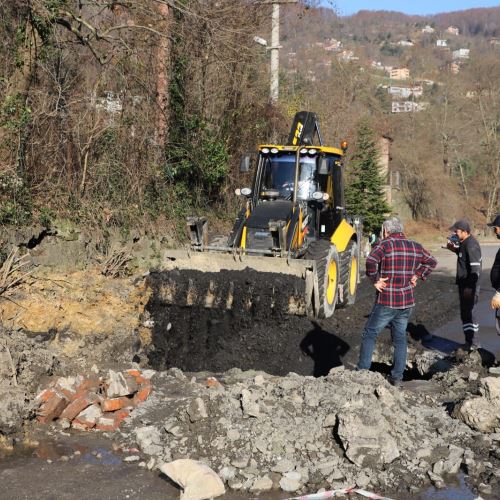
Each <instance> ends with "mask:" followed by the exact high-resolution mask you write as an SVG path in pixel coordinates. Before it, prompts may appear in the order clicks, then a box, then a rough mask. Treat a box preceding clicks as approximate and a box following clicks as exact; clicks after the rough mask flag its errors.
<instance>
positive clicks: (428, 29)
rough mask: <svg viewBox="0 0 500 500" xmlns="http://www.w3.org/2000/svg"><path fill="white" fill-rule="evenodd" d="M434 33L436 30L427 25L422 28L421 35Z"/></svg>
mask: <svg viewBox="0 0 500 500" xmlns="http://www.w3.org/2000/svg"><path fill="white" fill-rule="evenodd" d="M434 31H436V30H435V29H434V28H433V27H432V26H429V25H428V24H427V25H426V26H424V27H423V28H422V33H434Z"/></svg>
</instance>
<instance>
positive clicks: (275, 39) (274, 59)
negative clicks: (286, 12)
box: [261, 0, 299, 104]
mask: <svg viewBox="0 0 500 500" xmlns="http://www.w3.org/2000/svg"><path fill="white" fill-rule="evenodd" d="M261 3H262V4H272V6H273V12H272V18H271V20H272V24H271V46H270V47H269V48H268V50H270V51H271V93H270V97H271V102H272V103H273V104H276V103H277V102H278V96H279V60H280V59H279V58H280V56H279V50H280V48H281V46H280V4H287V3H299V0H263V1H262V2H261Z"/></svg>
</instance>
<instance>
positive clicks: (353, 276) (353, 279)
mask: <svg viewBox="0 0 500 500" xmlns="http://www.w3.org/2000/svg"><path fill="white" fill-rule="evenodd" d="M357 284H358V259H357V258H356V257H353V258H352V260H351V270H350V275H349V293H350V294H351V295H354V294H355V293H356V285H357Z"/></svg>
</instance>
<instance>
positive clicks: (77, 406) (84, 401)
mask: <svg viewBox="0 0 500 500" xmlns="http://www.w3.org/2000/svg"><path fill="white" fill-rule="evenodd" d="M94 402H95V397H92V396H91V395H90V394H89V393H88V392H87V393H86V394H85V395H84V396H82V397H79V398H78V399H75V400H74V401H72V402H71V403H70V404H69V405H68V406H66V408H65V409H64V411H63V412H62V413H61V415H60V418H67V419H68V420H73V419H74V418H75V417H76V416H77V415H78V414H79V413H81V412H82V411H83V410H85V408H88V407H89V406H90V405H91V404H93V403H94Z"/></svg>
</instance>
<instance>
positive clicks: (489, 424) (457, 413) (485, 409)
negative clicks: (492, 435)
mask: <svg viewBox="0 0 500 500" xmlns="http://www.w3.org/2000/svg"><path fill="white" fill-rule="evenodd" d="M480 393H481V396H473V397H471V398H468V399H465V400H464V401H462V403H460V404H459V405H457V407H456V408H455V409H454V411H453V416H454V417H456V418H459V419H461V420H462V421H464V422H465V423H466V424H467V425H469V426H470V427H472V428H473V429H476V430H478V431H481V432H485V433H487V432H493V431H494V430H495V429H496V428H497V427H500V378H497V377H486V378H483V379H482V380H481V382H480Z"/></svg>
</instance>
